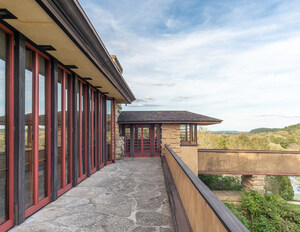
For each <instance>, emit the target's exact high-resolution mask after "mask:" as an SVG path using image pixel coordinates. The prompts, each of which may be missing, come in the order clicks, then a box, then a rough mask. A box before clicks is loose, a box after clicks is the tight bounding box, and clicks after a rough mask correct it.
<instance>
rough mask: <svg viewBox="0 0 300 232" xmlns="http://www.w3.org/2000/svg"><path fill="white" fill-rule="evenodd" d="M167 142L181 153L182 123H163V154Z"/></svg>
mask: <svg viewBox="0 0 300 232" xmlns="http://www.w3.org/2000/svg"><path fill="white" fill-rule="evenodd" d="M165 144H167V145H169V146H170V147H171V148H172V150H173V151H174V152H175V153H176V154H178V155H179V154H180V125H179V124H162V125H161V155H165V152H166V151H165V150H166V148H165Z"/></svg>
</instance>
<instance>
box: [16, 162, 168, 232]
mask: <svg viewBox="0 0 300 232" xmlns="http://www.w3.org/2000/svg"><path fill="white" fill-rule="evenodd" d="M11 231H14V232H19V231H30V232H33V231H63V232H67V231H76V232H77V231H78V232H79V231H89V232H92V231H100V232H102V231H103V232H104V231H105V232H106V231H108V232H110V231H116V232H122V231H126V232H127V231H132V232H138V231H140V232H152V231H153V232H154V231H155V232H171V231H173V222H172V217H171V212H170V205H169V200H168V195H167V192H166V186H165V180H164V175H163V171H162V167H161V160H160V158H125V159H124V160H121V161H118V162H117V163H116V164H112V165H109V166H106V167H104V168H103V169H101V170H100V171H98V172H96V173H95V174H93V175H92V176H91V177H89V178H87V179H86V180H84V181H83V182H81V183H80V184H79V185H78V186H77V187H75V188H73V189H71V190H70V191H68V192H67V193H65V194H64V195H62V196H61V197H60V198H59V199H58V200H56V201H55V202H52V203H50V204H49V205H47V206H46V207H44V208H43V209H41V210H40V211H38V212H37V213H35V214H34V215H32V216H31V217H29V218H28V219H27V220H26V221H25V222H24V223H23V224H21V225H20V226H16V227H15V228H13V229H12V230H11Z"/></svg>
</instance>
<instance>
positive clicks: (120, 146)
mask: <svg viewBox="0 0 300 232" xmlns="http://www.w3.org/2000/svg"><path fill="white" fill-rule="evenodd" d="M115 109H116V112H115V116H116V122H117V121H118V117H119V115H120V113H121V111H122V106H121V104H116V107H115ZM123 156H124V136H120V133H119V125H118V123H116V159H117V160H119V159H121V158H122V157H123Z"/></svg>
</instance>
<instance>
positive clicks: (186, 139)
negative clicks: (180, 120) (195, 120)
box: [180, 124, 197, 145]
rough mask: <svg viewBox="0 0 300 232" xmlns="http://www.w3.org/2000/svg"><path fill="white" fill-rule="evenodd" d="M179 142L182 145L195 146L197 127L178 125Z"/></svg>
mask: <svg viewBox="0 0 300 232" xmlns="http://www.w3.org/2000/svg"><path fill="white" fill-rule="evenodd" d="M180 141H181V144H182V145H196V144H197V125H196V124H181V125H180Z"/></svg>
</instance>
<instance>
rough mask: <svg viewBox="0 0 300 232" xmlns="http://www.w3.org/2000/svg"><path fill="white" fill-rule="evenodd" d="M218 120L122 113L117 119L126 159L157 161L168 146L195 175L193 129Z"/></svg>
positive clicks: (175, 113)
mask: <svg viewBox="0 0 300 232" xmlns="http://www.w3.org/2000/svg"><path fill="white" fill-rule="evenodd" d="M221 122H222V120H220V119H216V118H212V117H208V116H205V115H201V114H196V113H192V112H188V111H122V112H121V113H120V116H119V118H118V123H119V125H120V134H121V135H122V136H124V154H125V156H127V157H159V156H160V155H165V153H166V147H165V145H168V146H169V147H170V148H172V149H173V151H174V152H176V154H178V155H179V157H180V158H181V159H182V160H183V161H184V162H185V163H186V164H187V165H188V166H189V168H190V169H191V170H192V171H193V172H194V173H195V174H196V175H198V152H197V150H198V144H197V126H198V125H200V126H205V125H212V124H217V123H221Z"/></svg>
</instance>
